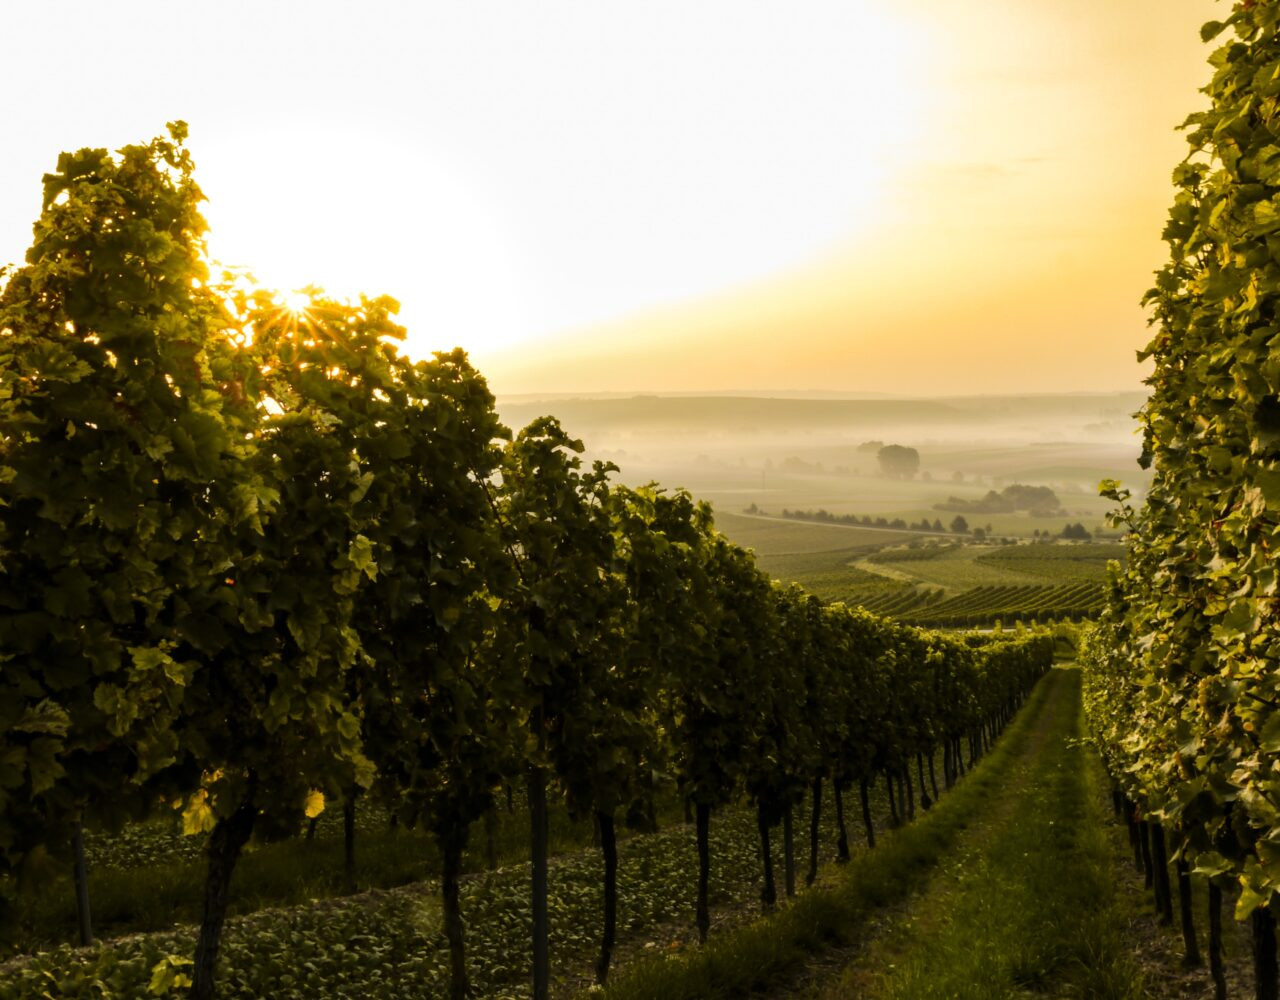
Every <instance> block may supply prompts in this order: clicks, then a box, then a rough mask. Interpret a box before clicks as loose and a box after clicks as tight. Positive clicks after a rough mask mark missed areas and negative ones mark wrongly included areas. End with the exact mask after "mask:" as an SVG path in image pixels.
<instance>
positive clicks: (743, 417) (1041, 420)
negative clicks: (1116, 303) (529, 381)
mask: <svg viewBox="0 0 1280 1000" xmlns="http://www.w3.org/2000/svg"><path fill="white" fill-rule="evenodd" d="M1143 401H1144V396H1143V394H1142V393H1137V392H1128V393H1098V394H1063V395H1044V396H1030V395H1029V396H956V397H947V398H939V399H805V398H774V397H768V398H766V397H750V396H658V395H651V396H650V395H642V396H631V397H626V398H617V397H612V398H567V399H566V398H560V399H543V400H530V399H528V398H527V397H523V398H519V399H511V400H504V399H499V400H498V410H499V412H500V413H501V415H502V417H503V419H504V421H506V423H507V424H508V425H509V426H512V427H522V426H524V425H525V424H527V423H528V422H529V421H530V420H532V419H533V418H534V417H537V416H541V415H543V414H547V413H551V414H554V415H555V416H557V417H559V418H560V420H561V422H562V423H563V424H564V425H565V426H566V427H567V428H568V429H569V430H570V431H571V432H572V433H574V434H578V435H587V436H589V435H591V434H593V433H601V434H611V433H618V432H625V433H629V434H641V435H645V434H671V433H673V432H675V433H677V434H689V433H696V432H709V433H714V434H718V435H723V434H760V433H778V432H793V431H797V430H813V431H822V432H827V433H830V432H832V431H839V432H855V431H859V430H865V431H866V432H867V433H868V434H876V435H880V434H882V433H883V432H885V431H886V429H889V428H893V429H901V430H903V431H912V430H915V431H917V432H919V433H928V432H932V431H933V430H945V431H946V432H948V434H949V435H950V436H954V435H955V433H956V432H957V431H958V430H960V429H964V428H968V429H971V430H972V431H973V433H974V434H975V435H977V436H982V437H986V436H989V435H990V434H991V432H992V431H993V430H997V431H1000V430H1006V431H1008V432H1010V433H1017V434H1018V435H1019V436H1029V437H1042V436H1043V435H1044V433H1045V432H1048V431H1056V432H1057V433H1056V436H1058V437H1061V436H1062V435H1063V434H1066V435H1067V436H1069V437H1070V436H1079V437H1088V436H1090V434H1096V433H1114V434H1115V435H1121V434H1127V433H1128V432H1129V431H1130V429H1131V428H1132V426H1133V421H1132V417H1131V414H1132V413H1133V412H1134V411H1135V410H1137V409H1138V408H1139V407H1140V406H1141V405H1142V403H1143ZM588 443H590V442H588Z"/></svg>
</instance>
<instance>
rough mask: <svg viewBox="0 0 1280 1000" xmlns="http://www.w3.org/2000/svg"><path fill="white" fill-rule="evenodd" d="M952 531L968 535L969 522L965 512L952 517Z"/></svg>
mask: <svg viewBox="0 0 1280 1000" xmlns="http://www.w3.org/2000/svg"><path fill="white" fill-rule="evenodd" d="M951 531H952V533H953V534H956V535H967V534H968V533H969V522H968V521H966V520H965V519H964V515H963V514H957V515H956V516H955V517H954V518H953V519H952V521H951Z"/></svg>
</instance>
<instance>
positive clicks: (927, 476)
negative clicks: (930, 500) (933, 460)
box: [920, 469, 933, 483]
mask: <svg viewBox="0 0 1280 1000" xmlns="http://www.w3.org/2000/svg"><path fill="white" fill-rule="evenodd" d="M920 479H921V481H922V482H926V483H931V482H933V473H932V472H930V471H929V470H928V469H925V470H924V472H922V473H920Z"/></svg>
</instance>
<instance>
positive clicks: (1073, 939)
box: [608, 668, 1146, 1000]
mask: <svg viewBox="0 0 1280 1000" xmlns="http://www.w3.org/2000/svg"><path fill="white" fill-rule="evenodd" d="M1080 726H1081V716H1080V677H1079V673H1078V671H1076V670H1075V669H1073V668H1071V669H1062V670H1054V671H1052V672H1051V673H1050V675H1049V676H1048V677H1046V678H1045V680H1044V681H1043V682H1042V683H1041V684H1040V685H1039V686H1038V688H1037V689H1036V691H1035V692H1034V693H1033V695H1032V697H1031V699H1030V700H1029V702H1028V704H1027V706H1026V707H1025V708H1024V710H1023V711H1022V712H1021V713H1020V715H1019V716H1018V718H1017V719H1015V720H1014V723H1013V724H1012V725H1011V726H1010V727H1009V730H1008V731H1007V733H1006V734H1005V735H1004V737H1002V739H1001V740H1000V741H999V742H998V743H997V745H996V747H995V748H994V749H993V750H992V752H991V753H990V754H988V756H987V757H986V759H985V760H984V761H982V762H981V764H980V765H979V767H978V768H977V769H976V770H975V771H973V772H972V773H971V774H970V775H969V776H968V777H966V778H965V779H964V780H963V781H962V782H961V784H960V785H959V786H958V787H957V788H956V790H955V791H953V792H951V793H950V794H948V795H944V796H943V799H942V801H941V802H940V803H939V804H938V805H936V806H935V807H934V808H933V810H932V811H930V812H929V813H928V814H926V815H925V816H924V817H922V818H920V819H919V820H917V822H915V823H913V824H910V825H909V826H907V827H904V828H902V829H900V830H897V831H894V832H893V833H892V834H891V835H890V836H888V837H886V838H885V841H884V843H883V844H882V845H881V846H880V847H878V848H877V849H876V850H875V851H871V852H867V854H865V855H864V856H862V857H860V858H857V859H855V861H854V863H852V864H850V865H849V866H848V867H847V869H846V870H845V871H843V872H840V873H838V874H837V875H836V876H834V877H833V878H832V879H830V880H829V881H827V882H826V883H825V884H819V885H818V886H816V887H815V888H814V889H813V890H811V891H809V892H807V893H805V894H803V895H802V896H801V897H800V898H799V899H798V900H797V901H796V902H795V903H794V904H792V905H791V906H789V907H787V908H786V909H784V910H782V911H780V912H779V913H778V914H776V915H775V916H772V917H770V918H767V919H765V920H760V921H757V922H755V923H753V924H751V925H750V926H748V927H744V928H741V929H740V930H738V931H736V932H734V933H732V934H729V935H726V936H725V937H723V938H721V939H720V940H718V941H714V940H713V942H711V943H710V944H709V945H708V947H707V948H705V949H702V950H701V951H699V952H698V953H696V954H692V955H688V956H683V957H681V958H678V959H675V960H670V959H669V960H666V961H661V962H654V963H650V964H647V965H646V964H643V963H642V964H641V965H640V966H639V967H636V968H633V969H630V970H628V971H627V973H625V974H624V975H623V976H622V977H620V981H619V982H618V983H616V984H615V985H614V986H613V987H612V988H611V989H610V990H609V991H608V995H609V997H610V1000H614V998H617V1000H640V998H647V997H653V998H659V997H661V998H663V1000H682V998H690V1000H692V998H695V997H737V996H746V995H748V994H750V995H755V996H767V997H769V998H770V1000H845V998H855V997H856V998H864V997H879V998H904V1000H905V998H913V1000H914V998H922V997H928V998H957V1000H959V998H974V1000H978V998H981V1000H996V998H1002V997H1010V998H1012V997H1030V996H1050V997H1094V998H1103V1000H1105V998H1111V1000H1130V998H1135V1000H1136V998H1138V997H1143V996H1145V995H1146V992H1145V988H1144V986H1143V974H1142V972H1141V969H1140V968H1139V966H1138V965H1137V963H1136V962H1135V961H1134V960H1133V958H1132V952H1131V942H1130V941H1129V940H1128V939H1127V937H1126V934H1125V930H1126V926H1125V923H1126V922H1125V915H1124V912H1123V907H1122V906H1121V901H1118V900H1117V898H1116V895H1115V890H1114V880H1113V860H1112V852H1111V847H1110V844H1109V840H1108V830H1107V828H1106V826H1105V819H1104V817H1103V816H1102V814H1101V808H1102V807H1101V799H1100V796H1099V794H1098V793H1099V784H1098V783H1099V781H1100V771H1099V769H1098V768H1097V767H1096V766H1095V764H1094V762H1093V758H1092V757H1091V755H1090V752H1089V751H1088V750H1087V749H1086V748H1085V747H1084V746H1082V745H1081V744H1080V742H1079V736H1080Z"/></svg>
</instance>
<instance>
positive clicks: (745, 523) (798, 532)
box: [716, 511, 919, 556]
mask: <svg viewBox="0 0 1280 1000" xmlns="http://www.w3.org/2000/svg"><path fill="white" fill-rule="evenodd" d="M716 527H717V528H718V529H719V530H720V531H722V532H723V533H724V534H725V535H727V536H728V537H729V538H730V539H732V540H733V541H734V542H735V543H736V544H738V545H741V546H742V547H743V548H747V549H752V550H753V551H755V553H756V555H757V556H772V555H779V554H784V553H805V552H832V551H837V550H841V549H849V548H855V547H864V546H865V547H878V546H881V545H896V544H899V543H902V542H905V541H909V540H910V539H912V538H916V537H919V536H918V535H916V534H913V533H912V532H909V531H894V530H892V529H883V528H864V527H852V526H850V527H845V526H843V525H836V524H815V523H813V522H811V521H796V520H784V519H782V518H780V517H778V518H774V517H750V516H747V515H745V514H733V513H728V512H726V511H717V512H716Z"/></svg>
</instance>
